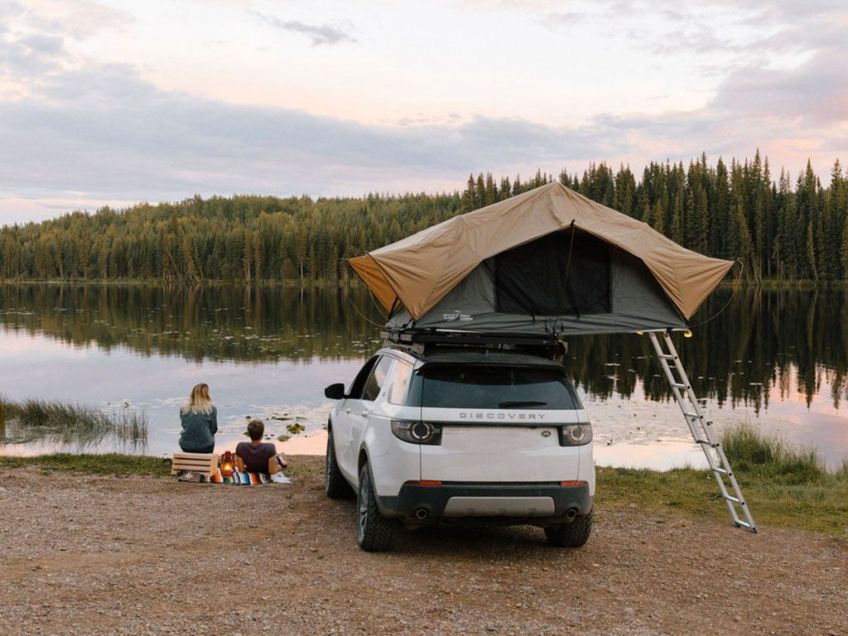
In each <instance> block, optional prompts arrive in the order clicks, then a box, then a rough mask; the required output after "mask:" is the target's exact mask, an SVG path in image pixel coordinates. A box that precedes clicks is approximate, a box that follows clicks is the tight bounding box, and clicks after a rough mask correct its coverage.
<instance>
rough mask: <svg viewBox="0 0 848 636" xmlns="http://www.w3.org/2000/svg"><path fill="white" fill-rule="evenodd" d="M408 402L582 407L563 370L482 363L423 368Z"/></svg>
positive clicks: (449, 405)
mask: <svg viewBox="0 0 848 636" xmlns="http://www.w3.org/2000/svg"><path fill="white" fill-rule="evenodd" d="M407 403H408V404H409V405H411V406H430V407H438V408H478V409H576V408H579V402H578V401H577V397H576V395H575V394H574V391H573V389H572V388H571V385H570V384H569V382H568V380H567V379H566V378H565V373H564V372H560V371H557V370H555V369H540V368H533V367H506V366H482V365H481V366H476V365H463V366H447V365H428V366H426V367H424V368H423V369H422V371H421V372H419V373H416V374H415V375H414V376H413V380H412V386H411V388H410V391H409V399H408V401H407Z"/></svg>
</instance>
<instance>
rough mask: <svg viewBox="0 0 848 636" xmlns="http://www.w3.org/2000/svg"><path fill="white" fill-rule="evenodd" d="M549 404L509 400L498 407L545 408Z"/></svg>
mask: <svg viewBox="0 0 848 636" xmlns="http://www.w3.org/2000/svg"><path fill="white" fill-rule="evenodd" d="M546 404H547V402H538V401H536V400H507V401H506V402H501V403H500V404H499V405H498V406H500V407H501V408H502V409H508V408H510V407H520V406H545V405H546Z"/></svg>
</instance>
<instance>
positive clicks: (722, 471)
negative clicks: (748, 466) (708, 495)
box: [713, 467, 730, 475]
mask: <svg viewBox="0 0 848 636" xmlns="http://www.w3.org/2000/svg"><path fill="white" fill-rule="evenodd" d="M713 472H715V473H719V474H721V475H729V474H730V471H729V470H725V469H724V468H718V467H716V468H713Z"/></svg>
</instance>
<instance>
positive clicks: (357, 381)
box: [347, 356, 378, 400]
mask: <svg viewBox="0 0 848 636" xmlns="http://www.w3.org/2000/svg"><path fill="white" fill-rule="evenodd" d="M377 360H378V356H374V357H373V358H371V359H370V360H369V361H368V362H366V363H365V365H364V366H363V367H362V368H361V369H360V370H359V373H357V374H356V377H355V378H354V379H353V384H351V385H350V389H349V390H348V392H347V397H348V399H351V400H361V399H362V389H363V388H365V380H367V379H368V375H369V374H370V373H371V369H373V368H374V364H375V363H376V362H377Z"/></svg>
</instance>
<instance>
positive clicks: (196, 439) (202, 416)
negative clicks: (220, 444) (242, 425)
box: [180, 406, 218, 453]
mask: <svg viewBox="0 0 848 636" xmlns="http://www.w3.org/2000/svg"><path fill="white" fill-rule="evenodd" d="M180 421H181V422H182V425H183V432H182V433H181V434H180V448H182V449H183V450H184V451H185V452H187V453H192V452H198V451H201V450H206V449H208V448H210V447H213V446H215V433H217V432H218V410H217V409H216V408H215V407H214V406H213V407H212V412H211V413H194V412H192V411H188V412H187V413H183V412H182V410H180Z"/></svg>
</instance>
